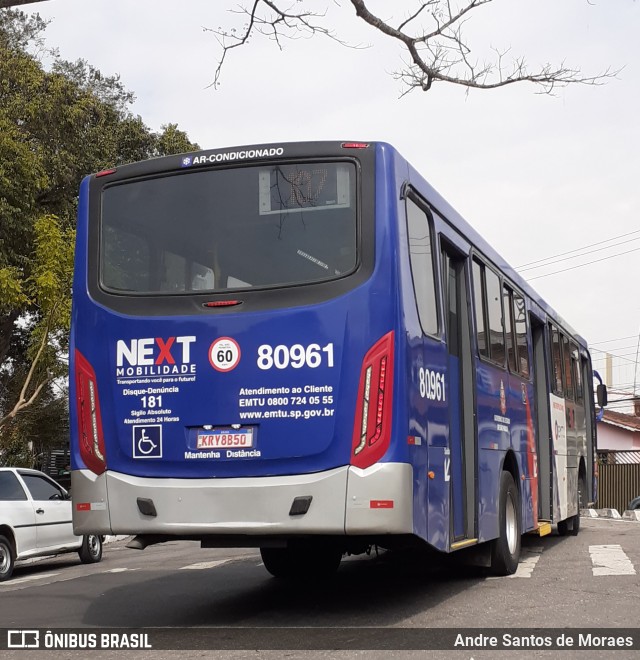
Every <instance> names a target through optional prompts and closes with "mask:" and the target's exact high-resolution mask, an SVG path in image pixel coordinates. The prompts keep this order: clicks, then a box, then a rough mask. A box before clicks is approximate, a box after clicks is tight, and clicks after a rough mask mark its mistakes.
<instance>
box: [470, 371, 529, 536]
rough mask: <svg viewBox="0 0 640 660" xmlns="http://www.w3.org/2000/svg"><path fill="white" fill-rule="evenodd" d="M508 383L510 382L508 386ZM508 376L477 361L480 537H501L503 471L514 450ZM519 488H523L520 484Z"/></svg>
mask: <svg viewBox="0 0 640 660" xmlns="http://www.w3.org/2000/svg"><path fill="white" fill-rule="evenodd" d="M505 380H506V381H507V382H506V383H505ZM508 386H509V383H508V379H507V375H506V373H505V372H504V371H502V370H501V369H498V368H497V367H493V366H491V365H489V364H487V363H486V362H484V361H482V360H480V359H478V360H476V387H477V416H476V419H477V424H478V538H479V540H480V541H489V540H491V539H494V538H496V537H497V536H498V505H499V502H498V498H499V488H498V487H497V485H496V484H499V483H500V472H501V471H502V465H503V463H504V458H505V455H506V452H507V451H508V450H509V449H510V448H511V438H510V432H509V425H508V424H507V423H506V421H505V420H507V419H508V417H507V412H508V411H507V403H506V398H507V389H508ZM516 485H518V487H519V488H520V485H519V484H516Z"/></svg>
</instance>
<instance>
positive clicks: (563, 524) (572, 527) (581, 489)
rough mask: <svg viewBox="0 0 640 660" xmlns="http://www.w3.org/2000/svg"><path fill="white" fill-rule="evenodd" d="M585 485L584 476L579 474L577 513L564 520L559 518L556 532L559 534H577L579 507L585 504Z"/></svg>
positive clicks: (578, 528) (578, 529) (581, 507)
mask: <svg viewBox="0 0 640 660" xmlns="http://www.w3.org/2000/svg"><path fill="white" fill-rule="evenodd" d="M586 502H587V485H586V483H585V480H584V477H583V476H580V478H579V479H578V513H576V515H575V516H571V518H567V519H566V520H561V521H560V522H559V523H558V534H560V536H567V534H569V535H570V536H578V532H579V531H580V509H583V508H584V507H586V506H587V504H586Z"/></svg>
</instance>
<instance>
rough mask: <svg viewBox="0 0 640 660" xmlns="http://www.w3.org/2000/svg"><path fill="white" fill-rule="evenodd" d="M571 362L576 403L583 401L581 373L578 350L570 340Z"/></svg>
mask: <svg viewBox="0 0 640 660" xmlns="http://www.w3.org/2000/svg"><path fill="white" fill-rule="evenodd" d="M571 363H572V364H573V382H574V383H575V386H576V401H577V402H578V403H584V391H583V389H582V374H581V373H580V352H579V351H578V347H577V345H576V344H574V343H573V342H571Z"/></svg>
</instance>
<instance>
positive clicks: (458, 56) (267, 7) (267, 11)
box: [205, 0, 619, 94]
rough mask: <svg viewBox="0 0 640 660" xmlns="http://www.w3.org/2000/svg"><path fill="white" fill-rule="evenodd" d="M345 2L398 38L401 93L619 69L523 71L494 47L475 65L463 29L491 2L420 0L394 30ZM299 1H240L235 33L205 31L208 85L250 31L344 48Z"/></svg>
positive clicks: (580, 79) (552, 82) (564, 78)
mask: <svg viewBox="0 0 640 660" xmlns="http://www.w3.org/2000/svg"><path fill="white" fill-rule="evenodd" d="M349 1H350V3H351V5H352V6H353V8H354V9H355V12H356V15H357V16H358V18H360V19H361V20H363V21H364V22H365V23H367V24H368V25H370V26H371V27H372V28H374V29H376V30H377V31H378V32H381V33H382V34H384V35H386V36H388V37H391V38H392V39H395V40H396V41H399V42H400V43H401V44H402V45H403V46H404V48H405V49H406V52H407V54H408V56H409V58H408V61H407V62H405V64H404V67H403V68H402V69H401V70H400V71H399V72H396V73H395V74H394V76H395V77H396V79H397V80H400V81H401V82H402V83H403V85H404V86H405V87H406V91H405V92H403V94H404V93H407V92H408V91H412V90H413V89H416V88H419V89H422V90H423V91H428V90H429V89H431V87H432V85H433V83H434V82H445V83H449V84H453V85H460V86H463V87H466V88H467V89H495V88H497V87H504V86H506V85H512V84H514V83H521V82H529V83H533V84H534V85H537V86H538V87H539V88H540V91H541V93H546V94H551V93H552V92H553V90H554V89H555V88H556V87H564V86H566V85H569V84H573V83H580V84H585V85H600V84H603V83H604V82H606V80H607V79H609V78H614V77H616V75H617V74H618V73H619V70H613V69H612V68H611V67H609V68H607V69H606V70H605V71H603V72H602V73H599V74H596V75H583V74H582V73H581V72H580V70H579V69H577V68H573V67H569V66H566V65H565V64H564V62H563V63H562V64H560V65H559V66H554V65H552V64H550V63H547V64H543V65H541V66H540V67H539V68H538V70H536V71H534V70H530V69H529V67H528V66H527V62H526V60H525V58H524V57H514V58H513V59H512V61H511V62H510V63H509V62H507V61H506V54H507V53H508V52H509V50H503V51H502V52H501V51H499V50H496V49H492V50H494V52H495V57H493V58H490V59H489V60H487V61H484V62H481V63H478V62H474V61H473V60H472V59H471V57H470V55H471V52H472V51H471V46H470V44H469V42H468V41H467V39H466V37H465V35H464V32H463V29H464V26H465V23H466V22H467V21H468V20H469V19H470V17H471V13H472V12H473V11H474V10H477V9H479V8H480V7H482V6H483V5H488V4H489V3H490V2H493V0H465V1H464V2H457V3H454V2H453V0H425V1H424V2H421V3H418V4H419V6H418V7H417V9H416V10H415V11H413V13H411V14H409V15H408V17H407V18H405V19H404V20H403V21H402V22H401V23H400V24H399V25H398V27H397V28H395V27H393V26H392V25H391V23H390V21H388V20H383V19H381V18H380V17H379V16H376V15H375V14H373V13H372V12H371V11H369V9H368V7H367V2H366V0H349ZM285 2H288V3H289V6H288V7H287V8H286V9H284V8H283V6H284V3H285ZM303 3H304V0H253V2H252V3H251V4H250V8H247V5H241V6H240V8H239V9H236V10H234V11H233V12H232V13H236V14H241V15H245V16H246V17H247V19H248V20H247V22H246V23H245V25H244V27H243V28H242V31H241V32H240V34H236V33H235V32H236V31H235V28H232V29H231V30H223V29H222V28H218V30H209V31H211V32H213V33H214V34H215V35H216V38H217V39H218V42H219V43H220V46H221V47H222V56H221V58H220V60H219V62H218V67H217V68H216V71H215V74H214V81H213V83H212V85H213V86H214V87H216V86H217V85H218V84H219V81H220V76H221V72H222V66H223V64H224V62H225V60H226V56H227V53H228V52H229V51H230V50H231V49H232V48H236V47H238V46H243V45H245V44H246V43H247V42H248V41H249V38H250V37H251V36H252V35H253V34H254V33H260V34H263V35H265V36H267V37H268V38H270V39H273V40H274V41H275V42H276V44H277V45H278V47H279V48H282V44H281V39H282V38H288V39H294V38H299V37H301V36H304V37H307V38H310V37H312V36H315V35H316V34H318V33H319V34H323V35H325V36H328V37H330V38H331V39H333V40H335V41H337V42H338V43H340V44H342V45H346V46H349V44H347V43H346V42H344V41H343V40H342V39H340V38H339V37H338V36H337V35H336V33H335V32H334V31H333V30H330V29H328V28H327V27H326V26H324V25H323V24H322V21H323V19H324V18H325V17H326V12H325V13H317V12H313V11H305V9H304V5H303ZM336 4H337V3H336ZM300 5H303V6H302V7H300ZM410 26H411V27H412V29H411V30H409V27H410ZM205 29H206V28H205ZM351 47H353V46H351ZM356 47H357V46H356Z"/></svg>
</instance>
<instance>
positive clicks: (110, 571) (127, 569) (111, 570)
mask: <svg viewBox="0 0 640 660" xmlns="http://www.w3.org/2000/svg"><path fill="white" fill-rule="evenodd" d="M137 570H138V569H137V568H110V569H109V570H108V571H102V572H103V573H124V572H125V571H137Z"/></svg>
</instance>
